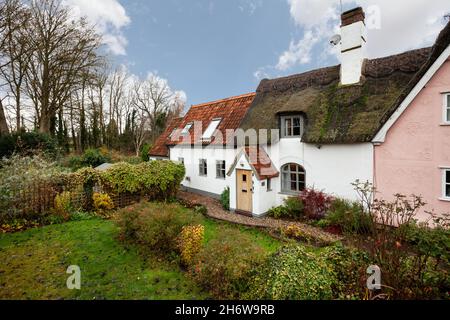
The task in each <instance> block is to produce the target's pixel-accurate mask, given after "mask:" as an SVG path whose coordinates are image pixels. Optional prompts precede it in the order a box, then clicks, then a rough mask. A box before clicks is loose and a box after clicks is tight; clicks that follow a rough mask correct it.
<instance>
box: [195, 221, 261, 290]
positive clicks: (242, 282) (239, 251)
mask: <svg viewBox="0 0 450 320" xmlns="http://www.w3.org/2000/svg"><path fill="white" fill-rule="evenodd" d="M263 259H264V251H263V250H262V249H261V248H260V247H259V246H257V245H256V244H255V243H254V241H252V239H251V238H250V237H249V236H248V235H247V234H243V233H242V232H240V231H238V230H234V229H229V228H224V229H221V230H219V232H218V234H217V236H216V238H214V239H212V240H211V241H210V242H209V243H208V245H206V246H204V247H203V248H202V249H201V250H200V252H199V253H198V254H197V257H196V259H195V263H193V264H192V265H191V267H190V269H189V274H190V275H191V277H192V278H193V279H194V281H195V282H196V283H197V284H198V285H199V286H200V287H202V288H203V289H204V290H208V291H209V292H210V293H211V294H213V295H214V297H216V298H219V299H237V298H239V297H240V295H241V294H242V292H244V291H246V290H247V287H248V285H249V271H250V270H251V269H252V268H253V267H254V266H256V265H258V264H259V263H261V262H262V261H263Z"/></svg>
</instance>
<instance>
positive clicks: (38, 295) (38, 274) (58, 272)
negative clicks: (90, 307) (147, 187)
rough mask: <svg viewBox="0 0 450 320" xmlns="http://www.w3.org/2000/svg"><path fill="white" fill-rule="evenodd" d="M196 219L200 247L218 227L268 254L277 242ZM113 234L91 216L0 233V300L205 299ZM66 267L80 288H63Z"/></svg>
mask: <svg viewBox="0 0 450 320" xmlns="http://www.w3.org/2000/svg"><path fill="white" fill-rule="evenodd" d="M147 205H148V206H155V207H157V206H158V203H148V204H147ZM181 210H186V211H187V210H188V209H184V208H181ZM201 221H202V224H203V225H204V226H205V245H207V243H208V242H209V241H211V240H212V239H214V238H215V237H216V236H217V234H218V233H219V232H220V230H222V229H223V228H234V229H238V230H240V231H241V232H243V233H246V234H247V235H248V236H250V237H251V239H252V240H254V241H255V242H256V243H257V244H258V245H259V246H261V247H262V248H263V249H264V250H266V251H267V252H269V253H272V252H275V251H276V250H277V249H278V248H279V247H280V246H281V243H280V242H279V241H278V240H275V239H273V238H272V237H270V236H269V235H268V234H267V233H266V232H263V231H260V230H257V229H252V228H246V227H241V226H236V225H233V224H230V223H225V222H217V221H213V220H210V219H208V218H202V219H201ZM118 232H119V230H118V228H117V226H116V225H115V224H114V223H113V222H112V221H105V220H98V219H94V220H86V221H77V222H69V223H65V224H61V225H52V226H47V227H43V228H39V229H31V230H28V231H25V232H22V233H16V234H6V235H1V234H0V299H82V300H92V299H108V300H114V299H139V300H141V299H150V300H159V299H168V300H179V299H205V298H208V295H207V294H205V293H204V292H201V291H200V290H199V289H198V288H197V287H196V286H195V284H194V283H193V282H192V281H191V280H190V279H189V278H188V277H187V275H186V274H185V273H184V272H183V271H182V270H181V269H180V268H178V267H177V266H175V265H174V264H168V263H165V262H161V261H159V260H157V259H156V258H152V257H151V256H150V257H148V256H145V258H144V257H143V256H141V255H140V254H139V250H138V248H136V247H133V246H124V245H123V244H122V243H120V242H119V241H118V240H117V236H118ZM70 265H78V266H79V267H80V269H81V290H69V289H67V286H66V281H67V278H68V277H69V276H70V275H69V274H66V270H67V268H68V266H70Z"/></svg>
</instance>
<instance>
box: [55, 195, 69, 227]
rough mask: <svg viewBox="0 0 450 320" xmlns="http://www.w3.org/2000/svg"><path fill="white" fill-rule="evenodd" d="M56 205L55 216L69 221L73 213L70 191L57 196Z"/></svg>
mask: <svg viewBox="0 0 450 320" xmlns="http://www.w3.org/2000/svg"><path fill="white" fill-rule="evenodd" d="M54 203H55V205H54V208H53V210H52V213H53V215H55V216H57V217H60V218H61V219H62V220H64V221H68V220H69V219H70V214H71V211H72V194H71V193H70V192H68V191H65V192H62V193H59V194H58V195H56V197H55V201H54Z"/></svg>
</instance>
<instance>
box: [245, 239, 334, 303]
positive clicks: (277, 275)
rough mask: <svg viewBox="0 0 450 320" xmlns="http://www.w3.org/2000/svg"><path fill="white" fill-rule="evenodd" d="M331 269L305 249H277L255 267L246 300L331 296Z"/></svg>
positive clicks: (305, 298)
mask: <svg viewBox="0 0 450 320" xmlns="http://www.w3.org/2000/svg"><path fill="white" fill-rule="evenodd" d="M335 282H336V279H335V278H334V274H333V270H332V269H331V268H330V266H329V265H328V264H327V263H326V262H325V261H324V260H323V259H320V258H319V257H316V256H314V254H312V253H309V252H307V251H306V250H305V248H303V247H300V246H297V245H291V246H285V247H283V248H281V249H280V250H279V251H278V252H276V253H275V254H273V255H271V256H270V257H269V258H268V259H267V260H266V262H265V263H264V264H263V265H262V266H260V267H259V268H258V269H256V272H255V273H254V275H253V277H252V278H251V279H250V281H249V283H250V290H249V292H248V294H246V298H248V299H252V300H253V299H261V300H328V299H332V298H333V290H332V288H333V284H334V283H335Z"/></svg>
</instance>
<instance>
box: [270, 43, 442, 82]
mask: <svg viewBox="0 0 450 320" xmlns="http://www.w3.org/2000/svg"><path fill="white" fill-rule="evenodd" d="M432 48H433V47H432V46H428V47H423V48H418V49H411V50H407V51H404V52H400V53H395V54H391V55H388V56H384V57H378V58H372V59H369V58H366V60H367V61H368V62H372V61H380V60H387V59H392V58H395V57H401V56H403V55H408V54H412V53H416V52H420V51H426V50H431V49H432ZM340 66H341V64H335V65H331V66H326V67H320V68H317V69H311V70H307V71H304V72H300V73H295V74H291V75H287V76H283V77H278V78H272V79H263V80H261V82H273V81H281V80H291V79H295V78H299V77H304V76H307V75H310V74H314V73H318V72H321V71H327V70H331V69H335V68H338V67H340Z"/></svg>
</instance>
